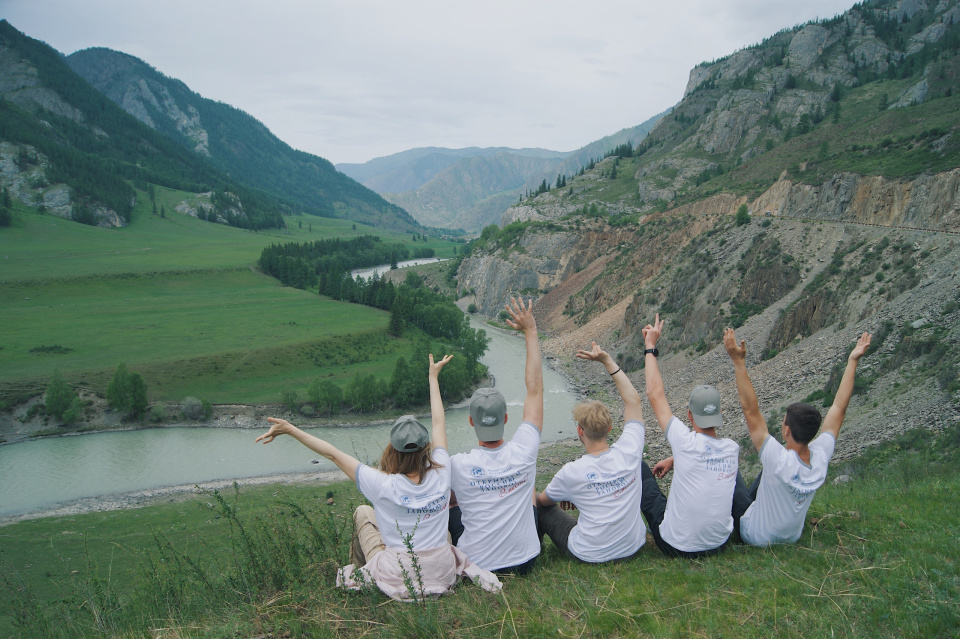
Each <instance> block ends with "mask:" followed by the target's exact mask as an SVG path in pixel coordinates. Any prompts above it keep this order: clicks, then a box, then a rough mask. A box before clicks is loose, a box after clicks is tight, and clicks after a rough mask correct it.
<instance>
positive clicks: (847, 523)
mask: <svg viewBox="0 0 960 639" xmlns="http://www.w3.org/2000/svg"><path fill="white" fill-rule="evenodd" d="M958 432H960V431H958V430H957V428H956V427H953V428H951V429H947V431H945V432H944V433H943V434H942V435H940V436H939V437H936V438H934V437H930V436H929V435H924V436H920V435H918V434H916V433H913V434H908V435H905V436H904V437H901V438H900V439H899V440H897V441H895V442H891V443H890V444H887V445H885V446H883V447H880V448H878V449H874V450H872V451H871V452H870V453H869V454H867V455H865V456H864V457H863V458H861V459H860V460H858V461H855V462H853V463H847V464H843V465H841V464H837V466H838V468H835V469H833V470H832V472H831V478H832V477H833V476H835V475H836V474H838V473H840V472H846V473H850V474H851V475H852V476H853V481H851V482H849V483H847V484H843V485H839V486H838V485H833V484H832V483H831V482H829V481H828V483H827V484H826V485H825V486H824V487H822V488H821V489H820V490H819V491H818V493H817V496H816V499H815V501H814V502H813V505H812V506H811V509H810V512H809V514H808V518H807V525H806V527H805V529H804V533H803V536H802V538H801V540H800V541H799V543H797V544H796V545H791V546H779V547H775V548H771V549H758V548H750V547H745V546H741V545H737V544H733V545H731V546H730V547H728V549H727V550H726V551H725V552H724V553H721V554H720V555H718V556H716V557H711V558H709V559H705V560H702V561H682V560H671V559H666V558H664V557H663V556H662V555H661V554H660V553H659V551H658V550H656V548H655V547H654V545H653V544H652V543H648V544H647V545H646V546H645V547H644V548H643V549H641V551H640V553H639V554H638V555H637V556H636V557H634V558H632V559H630V560H628V561H625V562H622V563H615V564H607V565H600V566H597V565H584V564H579V563H576V562H574V561H571V560H569V559H566V558H564V557H562V556H560V555H559V553H558V552H557V551H556V549H555V548H554V547H553V546H552V544H551V543H550V542H549V541H548V542H547V544H546V551H545V554H543V555H542V556H541V558H540V560H539V561H538V563H537V566H536V568H535V569H534V572H533V573H532V574H531V575H530V576H528V577H524V578H512V577H505V578H504V583H505V587H504V591H503V593H502V594H500V595H492V594H488V593H485V592H483V591H481V590H480V589H479V588H477V587H475V586H472V585H470V584H466V583H465V584H461V585H460V586H459V587H458V588H457V590H456V592H455V593H454V594H452V595H449V596H446V597H444V598H442V599H441V600H439V601H434V602H427V603H426V604H425V605H422V606H418V605H413V604H397V603H393V602H390V601H388V600H387V599H386V598H385V597H383V596H382V595H380V594H379V593H378V592H369V593H366V594H362V593H361V594H354V593H344V592H342V591H339V590H337V589H336V588H335V587H334V584H333V575H334V572H335V569H336V567H337V566H338V565H341V564H343V563H345V562H346V553H347V547H348V544H349V532H350V525H351V524H350V512H351V511H352V509H353V508H354V506H355V505H356V504H357V503H359V501H360V496H359V494H358V493H357V492H356V488H355V486H354V485H353V484H352V483H347V482H344V483H341V484H335V485H333V486H331V487H323V488H320V487H310V486H302V487H284V488H277V487H260V488H251V489H243V490H242V493H241V495H240V497H239V501H237V502H236V505H235V506H236V507H235V509H234V501H233V497H232V496H230V495H226V496H225V499H224V502H223V503H220V504H218V503H217V500H216V499H215V498H214V497H213V496H210V495H205V496H200V497H191V498H190V499H189V500H188V501H186V502H183V503H177V504H165V505H161V506H152V507H148V508H142V509H137V510H129V511H121V512H112V513H91V514H87V515H77V516H74V517H68V518H51V519H40V520H35V521H29V522H23V523H19V524H14V525H10V526H7V527H4V528H2V529H0V535H2V536H3V544H2V545H0V566H2V567H3V570H2V574H4V575H5V576H6V585H5V586H0V590H6V592H3V593H2V595H3V596H2V597H0V633H2V634H4V635H5V636H12V637H16V636H22V637H27V636H35V634H36V628H37V626H36V625H29V624H30V623H31V622H29V621H28V622H25V623H27V624H28V626H27V627H24V628H21V629H19V630H18V629H17V628H15V627H14V625H13V623H14V617H13V615H14V611H16V610H19V611H20V612H21V613H23V614H24V615H25V617H26V618H29V617H30V616H31V614H33V612H32V611H37V610H40V611H42V614H43V615H46V616H48V618H50V619H54V620H55V621H54V623H55V625H54V626H53V627H54V628H56V632H55V633H54V634H55V636H64V637H72V636H99V635H101V634H103V635H110V636H140V635H143V634H150V631H151V630H153V631H155V632H156V631H157V629H159V628H166V629H167V630H166V632H167V636H196V637H224V636H236V635H240V636H248V635H257V636H284V637H314V636H331V637H332V636H347V637H359V636H374V637H418V636H447V635H448V634H449V633H451V632H454V633H456V636H462V637H490V636H508V637H509V636H518V637H542V636H568V637H570V636H574V637H576V636H583V637H607V636H613V637H616V636H622V637H633V636H646V635H652V636H708V637H723V636H736V637H777V636H779V637H794V636H808V637H814V636H817V637H819V636H835V637H861V636H873V637H947V636H955V632H956V628H957V627H958V624H960V606H958V603H957V602H958V601H960V566H958V562H957V553H956V543H957V539H956V531H957V530H960V511H958V510H957V508H956V507H955V506H956V503H957V500H958V498H960V473H958V472H957V470H956V463H957V461H958V458H960V455H958V444H960V437H958ZM840 466H842V467H840ZM546 479H548V478H546V477H541V478H540V481H539V482H538V483H543V482H545V481H546ZM328 488H330V489H332V490H333V492H334V493H335V498H336V505H335V506H332V507H330V506H326V505H325V500H326V490H327V489H328ZM211 506H213V507H211ZM241 527H242V528H243V536H241V535H240V528H241ZM157 540H159V543H158V541H157ZM254 565H256V566H258V567H259V568H258V569H259V574H260V579H259V580H256V579H255V575H253V574H252V572H253V571H252V570H251V568H252V567H253V566H254ZM241 577H242V579H241ZM93 609H96V610H97V611H98V612H99V614H100V617H99V618H97V619H95V618H94V617H93V616H92V615H91V614H90V613H91V610H93ZM34 618H35V617H34ZM98 620H99V625H100V628H101V630H99V631H98V630H97V624H98ZM501 633H502V634H501Z"/></svg>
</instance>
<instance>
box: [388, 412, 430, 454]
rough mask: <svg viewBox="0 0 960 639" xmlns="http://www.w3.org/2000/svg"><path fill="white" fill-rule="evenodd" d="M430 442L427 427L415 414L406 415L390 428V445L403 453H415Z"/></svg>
mask: <svg viewBox="0 0 960 639" xmlns="http://www.w3.org/2000/svg"><path fill="white" fill-rule="evenodd" d="M429 443H430V433H429V432H428V431H427V427H426V426H424V425H423V424H421V423H420V422H418V421H417V418H416V417H414V416H413V415H404V416H403V417H400V418H398V419H397V421H395V422H394V423H393V428H391V429H390V445H391V446H393V448H394V449H395V450H397V451H399V452H401V453H415V452H417V451H418V450H423V449H424V448H425V447H426V445H427V444H429Z"/></svg>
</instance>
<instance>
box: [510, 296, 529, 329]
mask: <svg viewBox="0 0 960 639" xmlns="http://www.w3.org/2000/svg"><path fill="white" fill-rule="evenodd" d="M503 307H504V308H505V309H506V310H507V313H508V314H509V315H510V318H509V319H507V320H506V322H507V326H509V327H510V328H513V329H516V330H518V331H528V330H530V329H535V328H537V320H536V319H534V317H533V300H530V301H529V302H524V301H523V298H522V297H521V298H520V302H519V303H518V302H517V300H516V298H513V297H511V298H510V304H504V306H503Z"/></svg>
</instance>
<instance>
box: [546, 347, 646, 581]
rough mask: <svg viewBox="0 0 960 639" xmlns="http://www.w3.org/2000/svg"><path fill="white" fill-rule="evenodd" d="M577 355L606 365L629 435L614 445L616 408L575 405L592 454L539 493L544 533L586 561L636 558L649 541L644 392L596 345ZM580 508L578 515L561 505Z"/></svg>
mask: <svg viewBox="0 0 960 639" xmlns="http://www.w3.org/2000/svg"><path fill="white" fill-rule="evenodd" d="M577 357H579V358H581V359H587V360H591V361H595V362H600V363H601V364H603V366H604V368H606V369H607V372H608V373H609V374H610V375H611V376H612V377H613V381H614V383H615V384H616V385H617V390H618V391H619V392H620V396H621V397H622V398H623V420H624V426H623V433H622V434H621V435H620V438H619V439H618V440H617V441H616V443H614V444H613V445H612V446H611V445H608V444H607V435H608V434H609V433H610V429H611V428H612V426H613V420H612V419H611V418H610V411H609V410H607V407H606V406H604V405H603V404H601V403H600V402H596V401H593V402H585V403H583V404H578V405H577V406H575V407H574V409H573V419H574V421H575V422H576V423H577V436H578V437H579V439H580V442H581V443H582V444H583V447H584V449H585V450H586V453H587V454H586V455H584V456H583V457H581V458H580V459H577V460H575V461H572V462H570V463H568V464H565V465H564V466H563V468H561V469H560V470H559V471H558V472H557V474H556V475H555V476H554V477H553V479H551V480H550V483H549V484H548V485H547V487H546V489H544V491H543V492H542V493H540V494H539V495H537V510H538V512H539V520H540V521H539V523H540V534H541V535H542V534H546V535H547V536H549V537H550V539H551V541H553V544H554V545H555V546H556V547H557V548H559V549H560V551H561V552H562V553H564V554H565V555H567V556H569V557H573V558H575V559H578V560H580V561H583V562H588V563H602V562H605V561H613V560H617V559H624V558H627V557H630V556H631V555H633V554H634V553H636V552H637V551H638V550H640V547H641V546H643V542H644V541H646V532H647V529H646V526H644V524H643V516H642V515H641V514H640V496H641V481H640V464H641V458H642V456H643V444H644V437H645V432H644V425H643V413H642V410H641V408H642V407H641V400H640V395H639V393H637V389H636V388H634V386H633V383H632V382H631V381H630V378H629V377H627V374H626V373H625V372H623V370H621V368H620V367H619V366H617V364H616V362H615V361H614V360H613V358H612V357H611V356H610V355H609V354H608V353H606V352H605V351H603V350H602V349H601V348H600V347H599V346H597V344H596V343H594V344H593V347H592V348H591V350H589V351H584V350H581V351H578V352H577ZM561 506H563V508H568V507H576V508H577V509H578V510H579V511H580V516H579V518H578V519H574V518H573V517H571V516H570V515H568V514H567V513H565V512H563V509H562V508H561Z"/></svg>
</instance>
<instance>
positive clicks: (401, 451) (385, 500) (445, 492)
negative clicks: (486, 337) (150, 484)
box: [256, 354, 501, 601]
mask: <svg viewBox="0 0 960 639" xmlns="http://www.w3.org/2000/svg"><path fill="white" fill-rule="evenodd" d="M452 357H453V356H452V355H447V356H445V357H444V358H443V359H441V360H440V361H439V362H436V363H434V361H433V355H432V354H431V355H430V369H429V380H430V409H431V413H432V416H433V446H432V448H431V442H430V433H429V432H428V431H427V428H426V427H425V426H424V425H423V424H421V423H420V422H419V421H417V420H416V418H414V417H413V416H412V415H405V416H403V417H400V418H399V419H397V421H396V422H395V423H394V425H393V428H392V429H391V430H390V443H389V444H388V445H387V447H386V448H385V449H384V451H383V456H382V457H381V458H380V469H379V470H377V469H374V468H371V467H370V466H367V465H366V464H362V463H360V462H359V461H358V460H356V459H354V458H353V457H351V456H350V455H348V454H346V453H344V452H342V451H340V450H338V449H337V448H336V447H334V446H333V445H331V444H329V443H328V442H326V441H324V440H322V439H320V438H318V437H314V436H313V435H309V434H307V433H305V432H303V431H302V430H300V429H299V428H297V427H295V426H293V425H292V424H290V423H289V422H288V421H286V420H283V419H277V418H275V417H269V418H268V421H269V422H270V423H271V424H272V426H271V427H270V430H269V431H268V432H267V433H265V434H263V435H261V436H260V437H258V438H257V440H256V441H258V442H263V443H264V444H269V443H270V442H272V441H273V440H274V438H276V437H277V436H278V435H290V436H292V437H293V438H294V439H296V440H297V441H299V442H300V443H301V444H303V445H304V446H306V447H307V448H309V449H310V450H312V451H314V452H316V453H318V454H320V455H322V456H324V457H326V458H327V459H329V460H330V461H332V462H333V463H335V464H336V465H337V466H338V467H339V468H340V470H342V471H343V472H344V473H346V475H347V477H349V478H350V479H351V480H353V481H355V482H356V484H357V488H358V489H359V490H360V492H361V493H363V496H364V497H366V498H367V499H369V500H370V501H371V502H372V503H373V507H372V508H371V507H370V506H360V507H358V508H357V510H356V512H355V513H354V535H353V540H352V542H351V544H350V560H351V562H352V563H351V564H350V565H347V566H344V567H343V568H341V569H340V570H339V571H338V572H337V585H338V586H340V587H344V588H348V589H351V590H359V589H360V588H362V587H364V586H367V585H372V584H374V583H375V584H376V585H377V587H379V588H380V590H381V591H383V593H384V594H386V595H387V596H389V597H391V598H393V599H396V600H398V601H415V600H418V599H423V598H425V597H438V596H440V595H442V594H445V593H447V592H449V591H450V590H451V589H452V588H453V586H454V585H455V584H456V581H457V577H458V576H459V575H467V576H469V577H470V578H471V579H473V580H474V582H479V583H480V585H481V586H482V587H483V588H484V589H486V590H489V591H491V592H497V591H499V590H500V588H501V584H500V581H499V580H498V579H497V578H496V576H495V575H493V574H492V573H490V572H488V571H486V570H483V569H482V568H480V567H479V566H477V565H475V564H472V563H470V561H469V560H468V559H467V557H466V555H464V554H463V553H462V552H460V551H459V550H457V549H456V548H455V547H454V546H451V545H450V544H449V543H448V542H447V517H448V502H449V498H450V456H449V455H448V454H447V433H446V428H445V422H444V415H443V402H442V401H441V399H440V385H439V382H438V376H439V374H440V370H441V369H442V368H443V367H444V366H445V365H446V364H447V362H449V361H450V359H451V358H452Z"/></svg>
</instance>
